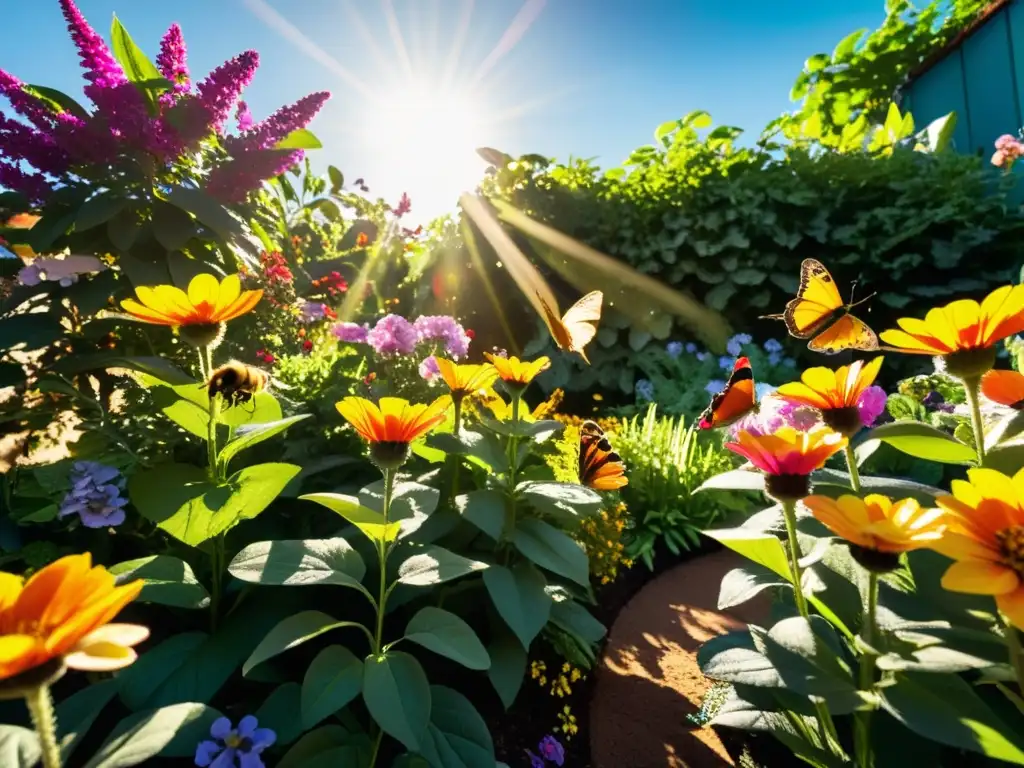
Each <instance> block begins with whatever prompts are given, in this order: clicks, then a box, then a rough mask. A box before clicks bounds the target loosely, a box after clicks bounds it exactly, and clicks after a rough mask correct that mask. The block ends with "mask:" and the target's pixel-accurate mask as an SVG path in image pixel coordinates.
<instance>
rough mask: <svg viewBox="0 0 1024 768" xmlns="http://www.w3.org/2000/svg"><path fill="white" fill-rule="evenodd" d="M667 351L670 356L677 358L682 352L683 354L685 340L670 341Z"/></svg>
mask: <svg viewBox="0 0 1024 768" xmlns="http://www.w3.org/2000/svg"><path fill="white" fill-rule="evenodd" d="M665 351H666V352H667V353H668V356H669V357H671V358H672V359H673V360H675V359H676V358H677V357H679V356H680V355H681V354H683V342H681V341H670V342H669V343H668V345H667V346H666V347H665Z"/></svg>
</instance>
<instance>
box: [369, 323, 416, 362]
mask: <svg viewBox="0 0 1024 768" xmlns="http://www.w3.org/2000/svg"><path fill="white" fill-rule="evenodd" d="M366 341H367V343H368V344H369V345H370V346H371V347H373V349H374V351H375V352H376V353H377V354H378V355H411V354H412V352H413V350H414V349H416V342H417V341H419V336H418V334H417V333H416V329H415V328H414V327H413V324H412V323H410V322H409V321H408V320H406V319H405V318H404V317H402V316H401V315H384V317H382V318H381V319H380V320H378V321H377V324H376V325H374V326H373V329H372V330H370V332H369V333H367V334H366Z"/></svg>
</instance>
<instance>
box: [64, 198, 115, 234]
mask: <svg viewBox="0 0 1024 768" xmlns="http://www.w3.org/2000/svg"><path fill="white" fill-rule="evenodd" d="M126 205H128V201H127V200H125V199H124V198H123V197H121V196H120V195H119V194H117V193H115V192H109V191H108V192H100V193H99V194H98V195H93V196H92V197H90V198H89V199H88V200H86V201H85V202H84V203H82V206H81V207H80V208H79V209H78V213H77V214H76V216H75V231H76V232H84V231H86V230H88V229H92V228H93V227H98V226H99V225H100V224H106V223H107V222H108V221H110V219H112V218H113V217H114V216H116V215H117V214H118V213H120V212H121V211H123V210H124V208H125V206H126Z"/></svg>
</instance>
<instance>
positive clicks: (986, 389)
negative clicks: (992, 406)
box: [981, 371, 1024, 411]
mask: <svg viewBox="0 0 1024 768" xmlns="http://www.w3.org/2000/svg"><path fill="white" fill-rule="evenodd" d="M981 394H983V395H984V396H985V397H987V398H988V399H989V400H991V401H992V402H995V403H999V404H1000V405H1008V406H1010V407H1011V408H1013V409H1014V410H1017V411H1019V410H1021V409H1024V374H1021V373H1018V372H1017V371H989V372H988V373H986V374H985V375H984V376H982V377H981Z"/></svg>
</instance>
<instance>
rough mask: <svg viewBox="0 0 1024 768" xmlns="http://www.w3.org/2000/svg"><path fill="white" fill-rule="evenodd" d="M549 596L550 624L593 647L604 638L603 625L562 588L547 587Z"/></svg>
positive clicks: (604, 630)
mask: <svg viewBox="0 0 1024 768" xmlns="http://www.w3.org/2000/svg"><path fill="white" fill-rule="evenodd" d="M547 593H548V595H550V596H551V600H552V603H551V623H552V624H555V625H556V626H558V627H560V628H561V629H562V630H564V631H566V632H568V633H570V634H572V635H575V636H576V637H577V638H579V639H580V640H581V641H582V642H583V643H586V644H589V645H594V644H596V643H598V642H600V640H601V638H602V637H604V636H605V633H606V631H607V630H606V629H605V626H604V624H602V623H601V622H600V621H598V620H597V619H595V618H594V617H593V616H592V615H591V614H590V611H588V610H587V609H586V608H584V607H583V606H582V605H580V604H579V603H577V602H576V601H575V600H574V599H573V598H572V595H570V594H569V592H568V591H567V590H565V589H563V588H562V587H554V586H548V588H547Z"/></svg>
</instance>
